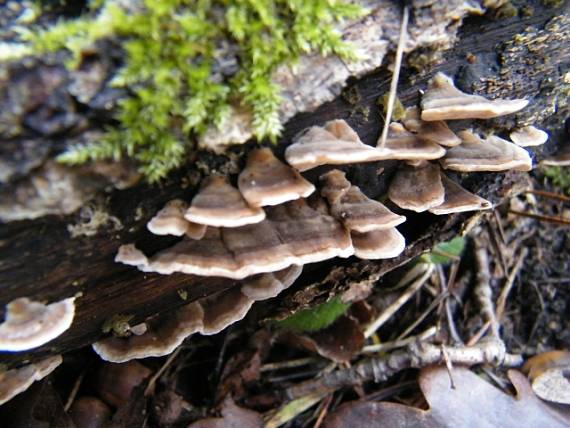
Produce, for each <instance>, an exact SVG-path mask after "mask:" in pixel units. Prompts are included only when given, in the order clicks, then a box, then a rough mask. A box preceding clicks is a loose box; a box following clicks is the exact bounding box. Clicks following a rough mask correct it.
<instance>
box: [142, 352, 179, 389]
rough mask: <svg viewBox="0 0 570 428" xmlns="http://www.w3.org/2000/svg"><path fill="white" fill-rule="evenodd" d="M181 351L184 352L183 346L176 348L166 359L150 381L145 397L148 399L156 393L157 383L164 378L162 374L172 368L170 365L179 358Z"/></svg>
mask: <svg viewBox="0 0 570 428" xmlns="http://www.w3.org/2000/svg"><path fill="white" fill-rule="evenodd" d="M181 350H182V347H181V346H179V347H178V348H176V350H175V351H174V352H173V353H172V354H170V355H169V356H168V358H167V359H166V361H165V362H164V364H163V365H162V367H160V368H159V369H158V370H157V372H156V373H155V374H154V375H153V376H152V377H151V378H150V380H149V381H148V385H147V386H146V389H145V390H144V396H145V397H148V396H149V395H150V394H152V393H154V388H155V386H156V381H157V380H158V379H159V378H160V376H162V374H163V373H164V371H165V370H166V369H167V368H168V367H169V366H170V364H172V362H173V361H174V359H175V358H176V357H177V356H178V354H179V353H180V351H181Z"/></svg>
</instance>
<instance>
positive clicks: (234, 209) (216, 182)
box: [184, 175, 265, 227]
mask: <svg viewBox="0 0 570 428" xmlns="http://www.w3.org/2000/svg"><path fill="white" fill-rule="evenodd" d="M184 217H185V218H186V220H189V221H191V222H194V223H199V224H205V225H208V226H215V227H222V226H223V227H239V226H243V225H246V224H252V223H259V222H260V221H262V220H263V219H264V218H265V211H263V209H261V208H259V207H255V208H254V207H250V206H249V205H248V204H247V202H246V200H245V199H244V198H243V196H242V194H241V193H240V192H239V190H238V189H236V188H235V187H233V186H232V185H231V184H230V183H229V182H228V180H227V178H226V177H224V176H221V175H214V176H211V177H208V178H206V179H205V180H204V182H203V183H202V186H201V188H200V191H199V192H198V194H197V195H196V196H194V199H192V204H191V205H190V208H188V210H187V211H186V214H185V215H184Z"/></svg>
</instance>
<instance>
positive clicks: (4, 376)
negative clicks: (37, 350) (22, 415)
mask: <svg viewBox="0 0 570 428" xmlns="http://www.w3.org/2000/svg"><path fill="white" fill-rule="evenodd" d="M62 361H63V360H62V358H61V355H55V356H53V357H48V358H46V359H43V360H41V361H38V362H37V363H33V364H28V365H27V366H23V367H20V368H17V369H12V370H7V371H0V405H2V404H4V403H6V402H7V401H10V400H11V399H12V398H14V397H15V396H16V395H18V394H20V393H22V392H24V391H25V390H26V389H28V388H29V387H30V386H31V385H32V383H34V382H35V381H37V380H41V379H43V378H44V377H46V376H47V375H49V374H50V373H51V372H52V371H54V370H55V369H56V368H57V366H59V365H60V364H61V362H62Z"/></svg>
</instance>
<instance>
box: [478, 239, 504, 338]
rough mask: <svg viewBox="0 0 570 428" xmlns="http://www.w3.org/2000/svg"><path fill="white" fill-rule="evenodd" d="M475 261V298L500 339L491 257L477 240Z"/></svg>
mask: <svg viewBox="0 0 570 428" xmlns="http://www.w3.org/2000/svg"><path fill="white" fill-rule="evenodd" d="M475 259H476V261H477V279H476V281H477V283H476V285H475V296H476V297H477V299H478V300H479V304H480V305H481V312H482V313H483V316H484V318H485V320H486V321H490V322H491V334H492V335H493V336H495V337H499V323H498V321H497V318H496V317H495V309H494V307H493V300H492V297H493V292H492V291H491V273H490V272H489V257H488V254H487V249H486V248H485V247H484V246H483V245H482V244H481V242H479V240H477V239H476V240H475Z"/></svg>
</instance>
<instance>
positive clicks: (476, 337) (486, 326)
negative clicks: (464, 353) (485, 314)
mask: <svg viewBox="0 0 570 428" xmlns="http://www.w3.org/2000/svg"><path fill="white" fill-rule="evenodd" d="M489 327H491V321H489V320H487V321H486V322H485V324H483V326H482V327H481V328H480V329H479V331H477V333H475V334H474V335H473V336H472V337H471V338H470V339H469V340H468V341H467V346H474V345H475V344H476V343H477V342H479V341H480V340H481V338H482V337H483V336H484V335H485V333H487V330H489Z"/></svg>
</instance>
